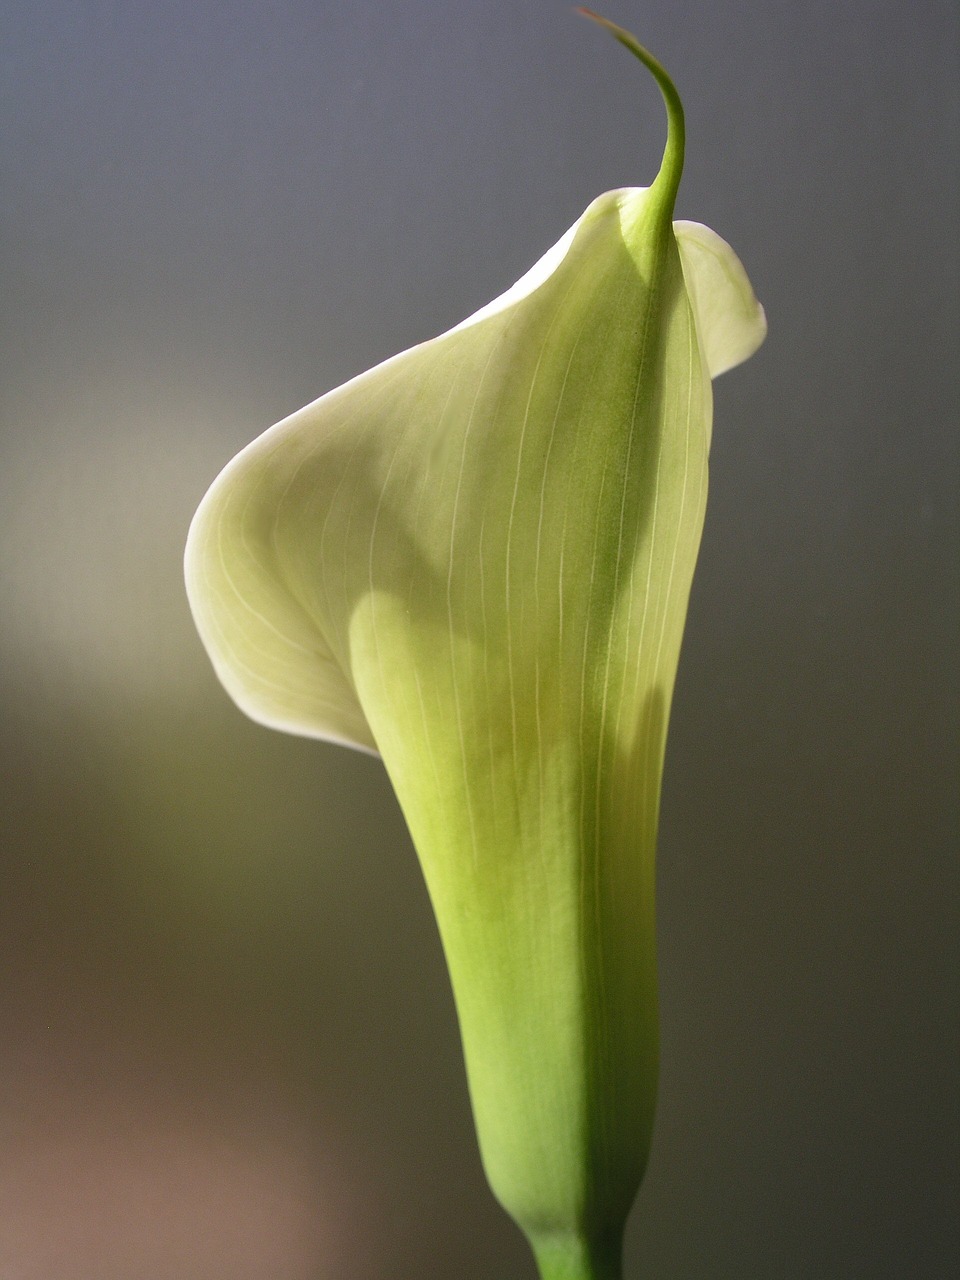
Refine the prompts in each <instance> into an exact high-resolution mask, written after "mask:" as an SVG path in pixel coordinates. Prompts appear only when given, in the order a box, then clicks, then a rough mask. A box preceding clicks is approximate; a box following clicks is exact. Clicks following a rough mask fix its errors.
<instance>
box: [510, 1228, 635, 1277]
mask: <svg viewBox="0 0 960 1280" xmlns="http://www.w3.org/2000/svg"><path fill="white" fill-rule="evenodd" d="M621 1235H622V1233H621V1232H619V1231H618V1232H616V1233H615V1234H614V1235H611V1236H609V1237H607V1238H605V1239H587V1238H586V1237H583V1236H568V1235H563V1236H544V1237H541V1238H540V1239H539V1240H535V1241H532V1242H531V1243H532V1246H533V1252H534V1255H535V1256H536V1259H537V1267H538V1268H539V1271H540V1280H623V1243H622V1238H621Z"/></svg>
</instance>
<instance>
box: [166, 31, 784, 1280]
mask: <svg viewBox="0 0 960 1280" xmlns="http://www.w3.org/2000/svg"><path fill="white" fill-rule="evenodd" d="M591 16H593V15H591ZM599 21H601V22H604V25H605V26H607V27H609V29H610V30H611V31H612V32H613V34H614V35H615V36H616V37H617V39H618V40H619V41H620V42H621V43H622V44H624V45H625V46H626V47H627V48H628V49H630V50H631V51H632V52H633V53H634V54H635V55H636V56H637V57H638V58H639V59H640V61H641V62H642V63H643V64H644V65H645V66H646V67H647V68H648V69H649V70H650V72H651V73H652V74H653V76H654V77H655V79H656V81H657V83H658V85H659V87H660V89H661V92H662V95H663V98H664V101H665V104H666V109H667V117H668V135H667V143H666V148H665V150H664V155H663V161H662V166H661V168H660V171H659V173H658V174H657V177H656V179H655V180H654V182H653V184H652V185H651V186H650V187H647V188H629V189H625V190H619V191H611V192H608V193H607V194H606V195H602V196H600V197H599V198H598V199H597V200H594V201H593V203H592V204H591V205H590V206H589V207H588V208H587V210H586V211H585V212H584V214H583V215H582V217H581V218H580V219H579V220H578V221H577V222H576V223H575V224H574V226H573V227H571V228H570V230H569V231H568V232H567V233H566V235H564V236H563V237H562V238H561V239H560V241H559V242H558V243H557V244H556V245H555V246H554V247H553V248H552V249H551V250H550V251H549V252H548V253H547V254H545V256H544V257H543V258H542V259H541V260H540V261H539V262H538V263H537V264H536V266H534V267H533V268H532V269H531V270H530V271H529V272H528V273H527V274H526V275H525V276H523V277H522V279H521V280H519V281H518V282H517V283H516V284H515V285H514V286H513V287H512V288H511V289H508V290H507V292H506V293H505V294H503V295H502V296H501V297H499V298H497V299H496V301H494V302H492V303H490V304H489V305H488V306H485V307H483V308H482V309H481V310H480V311H478V312H477V313H476V314H475V315H472V316H471V317H470V318H469V319H467V320H465V321H463V322H462V323H461V324H459V325H457V326H456V327H455V328H454V329H451V330H450V331H449V332H447V333H444V334H441V335H440V336H439V337H437V338H434V339H433V340H432V341H429V342H424V343H422V344H420V345H419V346H415V347H413V348H411V349H410V350H408V351H404V352H403V353H401V354H400V355H398V356H395V357H394V358H393V359H390V360H387V361H385V362H384V363H383V364H380V365H378V366H377V367H376V368H374V369H371V370H370V371H369V372H367V373H364V374H362V375H360V376H359V377H357V378H354V379H353V380H352V381H350V382H348V383H346V384H345V385H344V386H342V387H339V388H337V389H336V390H334V391H331V392H329V393H328V394H327V395H325V396H322V397H321V398H320V399H319V400H317V401H315V402H314V403H313V404H311V405H308V406H307V407H306V408H305V409H302V410H300V411H299V412H298V413H295V414H293V416H292V417H289V418H287V419H285V420H284V421H283V422H280V423H278V424H277V425H276V426H275V427H273V428H271V429H270V430H269V431H267V432H266V433H265V434H264V435H262V436H260V438H259V439H257V440H255V441H254V442H253V443H252V444H251V445H249V446H248V447H247V448H246V449H244V450H243V452H242V453H240V454H239V456H238V457H236V458H235V459H234V460H233V461H232V462H231V463H230V464H229V465H228V466H227V467H226V468H225V470H224V471H223V472H222V473H221V475H220V476H219V477H218V478H217V480H216V481H215V482H214V484H213V486H212V487H211V489H210V490H209V492H208V493H207V495H206V497H205V498H204V500H203V502H202V503H201V506H200V508H199V510H198V512H197V514H196V517H195V518H194V521H193V524H192V527H191V530H190V535H189V540H188V544H187V552H186V576H187V586H188V592H189V597H190V602H191V605H192V609H193V613H194V617H195V619H196V624H197V627H198V628H199V631H200V635H201V637H202V639H203V642H204V644H205V645H206V647H207V649H208V651H209V654H210V657H211V659H212V661H213V664H214V667H215V668H216V671H217V674H218V675H219V677H220V679H221V680H222V682H223V684H224V685H225V686H226V688H227V690H228V692H229V693H230V694H231V695H232V697H233V698H234V699H235V700H236V702H237V703H238V704H239V706H240V707H241V708H242V709H243V710H244V711H246V712H247V713H248V714H249V715H250V716H252V717H253V718H254V719H255V720H258V721H261V722H262V723H264V724H267V725H271V726H273V727H275V728H279V729H285V730H288V731H290V732H293V733H299V734H306V735H310V736H314V737H317V738H326V739H329V740H331V741H334V742H340V743H344V744H347V745H351V746H354V747H359V748H360V749H362V750H366V751H371V752H377V753H379V754H380V755H381V756H382V758H383V762H384V765H385V766H386V769H387V771H388V773H389V776H390V778H391V780H392V783H393V786H394V788H395V790H396V794H397V796H398V798H399V801H400V804H401V806H402V808H403V812H404V814H405V817H406V820H407V823H408V825H409V828H410V832H411V834H412V837H413V840H414V843H415V845H416V848H417V851H418V854H419V857H420V859H421V862H422V866H423V871H424V875H425V879H426V882H427V886H428V889H429V892H430V895H431V898H432V902H433V906H434V908H435V912H436V916H437V920H438V922H439V928H440V933H441V936H442V941H443V946H444V950H445V954H446V958H447V961H448V964H449V967H450V973H451V978H452V983H453V989H454V995H455V999H456V1004H457V1011H458V1016H459V1021H460V1027H461V1033H462V1038H463V1046H464V1053H465V1058H466V1065H467V1073H468V1078H469V1086H470V1092H471V1098H472V1103H473V1108H474V1114H475V1118H476V1124H477V1130H478V1134H479V1140H480V1146H481V1151H482V1156H483V1161H484V1165H485V1169H486V1172H487V1175H488V1177H489V1181H490V1183H491V1186H492V1187H493V1190H494V1192H495V1194H496V1195H497V1197H498V1198H499V1199H500V1201H501V1203H502V1204H503V1205H504V1206H505V1208H506V1209H507V1210H508V1211H509V1213H511V1214H512V1215H513V1217H514V1218H515V1220H516V1221H517V1222H518V1223H519V1224H520V1226H521V1227H522V1229H523V1230H524V1231H525V1232H526V1234H527V1236H528V1238H529V1240H530V1242H531V1244H532V1247H533V1249H534V1252H535V1254H536V1257H537V1260H538V1264H539V1267H540V1271H541V1275H542V1277H544V1280H615V1278H616V1277H618V1276H619V1275H620V1250H621V1237H622V1231H623V1224H624V1221H625V1219H626V1215H627V1212H628V1210H629V1207H630V1204H631V1202H632V1200H633V1197H634V1195H635V1193H636V1189H637V1187H638V1185H639V1183H640V1179H641V1176H642V1174H643V1169H644V1165H645V1161H646V1158H647V1152H648V1148H649V1142H650V1134H651V1127H652V1122H653V1111H654V1099H655V1092H656V1080H657V991H656V973H655V956H654V845H655V837H656V828H657V809H658V802H659V794H660V778H661V767H662V762H663V754H664V744H665V736H666V726H667V715H668V710H669V705H670V698H671V693H672V689H673V683H674V676H675V673H676V668H677V661H678V657H679V652H680V641H681V634H682V630H683V624H684V616H685V613H686V607H687V598H688V594H689V591H690V584H691V578H692V575H693V569H694V562H695V559H696V555H697V549H698V544H699V540H700V531H701V525H702V521H703V512H704V500H705V495H706V484H707V454H708V449H709V443H710V429H711V417H712V399H711V385H710V380H711V377H712V376H715V375H716V374H718V373H721V372H722V371H723V370H725V369H728V368H730V367H731V366H732V365H735V364H737V363H739V362H740V361H741V360H744V359H745V358H746V357H747V356H749V355H750V354H751V353H752V352H753V351H754V350H755V349H756V348H757V347H758V346H759V344H760V342H761V341H762V339H763V336H764V333H765V320H764V315H763V311H762V309H761V307H760V306H759V304H758V303H757V301H756V299H755V297H754V295H753V291H752V289H751V287H750V284H749V281H748V280H747V277H746V275H745V273H744V270H743V268H742V266H741V265H740V262H739V261H738V260H737V258H736V257H735V255H734V253H733V251H732V250H731V249H730V247H729V246H728V245H727V244H726V243H725V242H724V241H723V240H721V239H720V238H719V237H718V236H717V235H715V234H714V233H713V232H712V231H710V230H708V229H707V228H706V227H703V226H700V225H698V224H696V223H691V222H674V221H673V210H674V201H675V197H676V193H677V186H678V184H679V181H680V174H681V169H682V165H683V148H684V128H683V111H682V107H681V104H680V99H679V97H678V95H677V92H676V90H675V88H674V86H673V84H672V82H671V81H670V79H669V78H668V76H667V74H666V72H665V71H664V70H663V69H662V68H661V67H660V65H659V63H657V62H656V61H655V60H654V58H653V57H652V56H651V55H650V54H649V53H647V52H646V51H645V50H644V49H642V48H641V47H640V46H639V45H638V44H637V43H636V41H635V40H634V39H633V37H632V36H630V35H629V34H628V33H627V32H625V31H622V30H621V29H620V28H617V27H613V26H612V25H611V24H609V23H606V22H605V21H604V20H602V19H600V20H599Z"/></svg>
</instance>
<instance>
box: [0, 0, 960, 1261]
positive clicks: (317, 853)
mask: <svg viewBox="0 0 960 1280" xmlns="http://www.w3.org/2000/svg"><path fill="white" fill-rule="evenodd" d="M609 15H610V16H611V17H612V18H615V19H617V20H620V21H622V22H624V23H625V24H627V25H629V26H631V27H632V28H633V29H634V30H636V31H637V33H638V34H639V36H640V38H641V39H643V40H644V41H645V42H646V43H648V44H649V45H650V46H651V47H652V48H653V49H654V50H655V51H656V52H657V53H658V55H659V56H660V57H661V58H662V60H663V61H664V62H665V64H666V65H667V66H668V67H669V68H670V69H671V71H672V73H673V75H674V77H675V79H676V81H677V84H678V86H679V87H680V90H681V93H682V94H683V97H684V101H685V103H686V107H687V112H688V134H689V143H688V147H689V161H688V168H687V174H686V177H685V180H684V185H683V188H682V190H681V197H680V204H679V210H678V212H679V214H680V216H683V217H692V218H696V219H699V220H702V221H705V222H707V223H708V224H709V225H711V226H713V227H714V228H715V229H716V230H718V231H719V232H720V233H721V234H722V235H724V236H726V237H728V238H729V239H730V241H731V242H732V243H733V244H734V246H735V247H736V248H737V250H738V251H739V252H740V253H741V255H742V257H743V260H744V262H745V263H746V265H747V267H748V270H749V272H750V274H751V276H752V278H753V280H754V283H755V285H756V288H757V292H758V294H759V296H760V297H761V299H762V300H763V302H764V303H765V305H766V307H767V311H768V315H769V319H770V337H769V340H768V343H767V345H766V347H765V348H764V349H763V350H762V351H761V353H760V354H759V355H758V356H757V357H756V359H755V360H753V361H751V362H750V364H748V365H746V366H745V367H744V368H742V369H740V370H737V371H735V372H733V373H731V374H730V375H728V376H727V378H725V379H724V380H722V381H721V383H720V384H718V387H717V421H716V429H715V435H714V458H713V488H712V498H711V508H710V513H709V517H708V523H707V530H706V535H705V542H704V552H703V557H702V561H701V568H700V572H699V576H698V580H697V583H696V587H695V591H694V598H693V601H692V605H691V612H690V620H689V626H688V633H687V641H686V647H685V652H684V657H683V661H682V664H681V672H680V680H679V687H678V694H677V700H676V704H675V709H674V718H673V725H672V731H671V739H670V746H669V752H668V767H667V776H666V783H665V793H664V807H663V820H662V831H661V847H660V922H661V926H660V927H661V932H660V951H661V956H662V978H661V985H662V1001H663V1038H664V1043H663V1087H662V1097H661V1105H660V1110H659V1117H658V1127H657V1133H656V1141H655V1146H654V1152H653V1158H652V1163H651V1167H650V1172H649V1176H648V1179H647V1181H646V1183H645V1185H644V1189H643V1191H642V1194H641V1196H640V1199H639V1201H638V1205H637V1209H636V1212H635V1215H634V1218H633V1220H632V1222H631V1230H630V1237H629V1247H628V1264H629V1265H628V1277H630V1280H633V1278H634V1277H640V1276H657V1277H658V1278H659V1280H743V1278H744V1277H751V1278H752V1277H758V1278H759V1280H765V1278H770V1280H783V1278H787V1280H811V1278H813V1280H848V1278H851V1280H852V1278H854V1277H856V1278H859V1277H872V1278H876V1277H889V1278H890V1280H894V1278H896V1280H899V1278H901V1277H904V1276H910V1277H912V1278H916V1277H930V1278H933V1277H943V1276H946V1275H948V1274H951V1273H952V1271H953V1266H952V1265H951V1264H953V1263H956V1262H957V1243H956V1234H955V1223H954V1220H953V1215H954V1212H955V1202H956V1180H955V1179H956V1170H957V1160H956V1154H957V1147H956V1137H957V1110H956V1067H957V1040H956V1034H955V1026H956V996H957V984H956V979H955V974H956V964H957V959H958V956H957V948H956V944H955V935H956V924H957V913H956V905H957V897H956V878H955V865H956V861H955V858H956V846H957V833H958V817H957V792H956V782H955V778H956V773H955V770H956V766H957V752H956V733H955V728H956V719H955V701H954V700H955V696H956V677H955V674H954V661H955V656H956V655H955V649H956V641H957V638H958V627H957V616H958V615H957V590H956V565H957V554H956V553H957V526H956V511H955V492H956V481H957V478H958V465H957V412H956V390H957V386H956V350H955V344H956V338H957V324H956V321H957V312H956V293H957V248H956V246H957V210H958V204H957V196H958V190H957V175H956V155H957V142H958V102H957V48H958V38H957V18H956V10H955V7H954V5H953V4H952V3H950V0H943V2H942V3H941V2H940V0H916V2H915V3H913V4H911V5H904V4H900V3H895V2H894V0H881V2H880V3H876V2H871V3H867V0H851V3H847V4H843V5H837V4H835V3H829V4H828V3H827V2H826V0H809V2H808V3H805V2H804V0H801V2H800V3H799V4H797V3H790V4H788V3H785V2H781V0H773V2H771V0H727V2H726V3H724V4H723V5H715V4H712V3H707V2H706V0H704V2H703V3H699V2H695V3H685V2H684V0H669V2H667V0H649V3H647V2H644V3H639V2H637V3H629V2H627V0H619V3H618V4H617V5H615V6H614V7H612V8H610V9H609ZM0 59H2V75H0V102H2V113H3V130H2V134H3V137H2V142H0V167H2V169H0V171H2V189H3V192H4V196H3V212H2V215H0V216H2V221H3V247H4V258H3V263H2V267H0V311H2V323H3V343H2V351H3V356H2V359H3V366H4V367H3V378H2V391H0V412H2V419H0V610H2V622H0V707H2V727H0V755H2V772H0V1280H383V1278H386V1277H399V1278H401V1280H406V1278H407V1277H417V1278H418V1280H448V1278H453V1277H456V1278H457V1280H490V1278H492V1277H504V1280H506V1278H507V1277H516V1280H521V1277H524V1278H529V1280H532V1277H533V1265H532V1262H531V1261H530V1259H529V1257H528V1256H527V1252H526V1248H525V1245H524V1244H523V1242H522V1240H521V1239H520V1238H519V1236H518V1234H517V1233H516V1231H515V1230H514V1229H513V1227H512V1226H511V1224H510V1223H509V1222H508V1221H507V1220H506V1218H504V1217H503V1216H502V1215H501V1213H500V1211H499V1210H498V1209H497V1207H496V1206H495V1205H494V1203H493V1201H492V1199H491V1198H490V1196H489V1193H488V1192H487V1190H486V1187H485V1184H484V1182H483V1178H482V1174H481V1172H480V1168H479V1162H478V1158H477V1154H476V1147H475V1141H474V1138H473V1132H472V1126H471V1121H470V1116H469V1110H468V1104H467V1098H466V1089H465V1084H464V1079H463V1074H462V1067H461V1063H460V1052H459V1044H458V1040H457V1033H456V1026H455V1020H454V1015H453V1009H452V1002H451V998H450V994H449V989H448V985H447V979H446V976H445V972H444V968H443V963H442V958H441V954H440V948H439V944H438V941H437V937H436V932H435V929H434V925H433V922H432V919H431V916H430V912H429V909H428V905H427V902H426V895H425V892H424V890H423V887H422V884H421V881H420V876H419V871H418V868H417V864H416V859H415V856H414V853H413V851H412V849H411V848H410V845H409V842H408V839H407V837H406V834H405V831H404V827H403V824H402V821H401V818H400V816H399V814H398V812H397V808H396V805H395V803H394V801H393V798H392V796H391V793H390V791H389V788H388V786H387V785H386V782H385V779H384V776H383V773H382V771H381V768H380V766H379V765H378V763H377V762H376V761H375V760H372V759H369V758H366V757H363V756H360V755H357V754H351V753H349V752H347V751H344V750H341V749H337V748H334V747H331V746H326V745H320V744H316V743H310V742H304V741H299V740H294V739H288V738H284V737H282V736H280V735H278V734H275V733H271V732H269V731H267V730H265V729H260V728H258V727H256V726H254V725H252V724H250V723H248V722H246V721H245V720H244V719H243V718H242V717H241V716H240V714H239V713H238V712H236V711H235V710H234V708H233V707H232V705H231V704H230V703H229V702H228V701H227V699H226V696H225V695H224V694H223V693H222V692H221V690H220V688H219V687H218V685H217V684H216V682H215V679H214V677H213V675H212V672H211V671H210V669H209V666H208V664H207V661H206V658H205V656H204V654H203V653H202V651H201V649H200V646H199V643H198V641H197V640H196V637H195V635H194V633H193V629H192V626H191V623H190V619H189V616H188V611H187V607H186V603H185V599H184V595H183V589H182V584H181V570H180V557H181V551H182V545H183V540H184V536H185V533H186V528H187V524H188V522H189V519H190V516H191V514H192V512H193V509H194V508H195V506H196V504H197V502H198V501H199V499H200V497H201V495H202V493H203V491H204V490H205V488H206V486H207V484H208V483H209V482H210V480H211V479H212V478H213V476H214V475H215V474H216V472H217V471H218V469H219V468H220V466H221V465H222V464H223V463H224V462H226V461H227V459H228V458H229V457H230V456H231V455H232V454H233V453H234V452H236V450H237V449H238V448H240V447H241V446H242V445H243V444H245V443H246V442H247V441H248V440H250V439H251V438H252V437H253V436H254V435H256V434H257V433H258V432H259V431H261V430H262V429H263V428H264V427H266V426H267V425H269V424H270V423H271V422H273V421H275V420H277V419H278V418H280V417H282V416H284V415H286V414H287V413H289V412H291V411H292V410H294V409H296V408H298V407H299V406H300V405H301V404H303V403H305V402H306V401H308V400H310V399H312V398H313V397H315V396H316V395H318V394H319V393H320V392H322V391H324V390H326V389H328V388H329V387H331V386H333V385H335V384H336V383H338V382H340V381H342V380H344V379H345V378H346V377H348V376H350V375H352V374H355V373H357V372H359V371H360V370H361V369H363V368H365V367H367V366H369V365H370V364H372V363H374V362H375V361H377V360H380V359H382V358H384V357H386V356H388V355H390V354H392V353H393V352H394V351H396V350H398V349H400V348H402V347H404V346H408V345H410V344H411V343H413V342H415V341H419V340H421V339H424V338H427V337H430V336H432V335H433V334H434V333H436V332H439V331H440V330H441V329H443V328H445V327H447V326H449V325H451V324H452V323H454V322H456V321H457V320H459V319H460V318H462V317H463V316H464V315H466V314H468V313H469V312H471V311H473V310H474V309H476V308H477V307H478V306H479V305H481V304H482V303H484V302H486V301H488V300H489V298H491V297H492V296H494V295H495V294H496V293H498V292H500V291H501V290H502V289H503V288H505V287H506V286H507V285H509V284H510V283H511V282H512V281H513V280H514V279H515V278H516V277H517V276H518V275H519V274H520V273H521V272H522V271H523V270H524V269H525V268H526V267H527V266H529V265H530V264H531V263H532V262H533V261H534V259H535V258H536V257H537V256H538V255H539V254H540V253H541V252H542V251H543V250H544V249H545V248H546V247H547V246H548V245H549V244H551V243H553V241H554V240H555V239H556V238H557V237H558V236H559V235H560V234H561V233H562V232H563V231H564V230H565V229H566V227H567V226H568V225H569V224H570V223H571V222H572V221H573V220H574V219H575V218H576V217H577V216H578V215H579V213H580V212H581V210H582V208H583V207H584V206H585V205H586V204H587V203H588V201H589V200H590V199H591V198H592V197H593V196H595V195H596V194H598V193H599V192H600V191H602V190H604V189H607V188H610V187H614V186H619V185H624V184H631V183H643V182H646V181H649V180H650V178H651V177H652V175H653V174H654V172H655V169H656V163H657V159H658V156H659V151H660V148H661V146H662V140H663V114H662V108H661V106H660V104H659V102H658V99H657V96H656V92H655V90H654V88H653V86H652V85H651V84H650V83H649V80H648V77H646V76H645V75H644V74H643V72H642V71H641V69H640V68H639V67H637V66H636V65H634V64H633V62H632V61H631V60H630V58H629V57H628V56H627V55H626V54H625V53H624V52H623V51H622V50H620V49H619V48H618V47H617V46H616V45H615V44H614V43H613V42H612V41H610V40H609V39H608V38H605V37H604V35H603V33H601V32H599V31H597V30H595V29H593V28H592V27H590V26H589V25H588V24H586V23H584V22H582V21H580V20H578V19H576V18H575V17H573V16H572V15H571V13H570V11H569V9H568V7H567V5H566V4H564V3H554V2H553V0H513V2H510V0H488V2H487V3H484V4H470V3H467V2H466V0H452V2H451V0H448V2H447V3H445V4H440V3H428V2H427V0H411V2H410V3H405V4H400V5H396V6H385V5H381V4H377V3H373V2H372V0H354V2H353V3H351V4H333V3H326V2H325V0H319V2H316V0H315V2H313V3H307V2H306V0H299V2H297V0H290V2H288V3H287V2H283V0H281V2H280V3H276V4H272V5H266V4H264V5H256V4H247V3H243V4H235V5H222V4H214V3H209V2H208V0H191V2H190V3H187V2H186V0H171V2H170V3H163V2H161V3H159V4H149V5H148V4H145V3H139V2H138V0H132V2H127V3H120V0H69V2H64V0H59V2H57V3H52V2H51V0H29V2H28V0H8V2H7V3H6V4H5V5H4V6H3V9H2V17H0Z"/></svg>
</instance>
